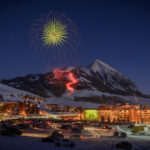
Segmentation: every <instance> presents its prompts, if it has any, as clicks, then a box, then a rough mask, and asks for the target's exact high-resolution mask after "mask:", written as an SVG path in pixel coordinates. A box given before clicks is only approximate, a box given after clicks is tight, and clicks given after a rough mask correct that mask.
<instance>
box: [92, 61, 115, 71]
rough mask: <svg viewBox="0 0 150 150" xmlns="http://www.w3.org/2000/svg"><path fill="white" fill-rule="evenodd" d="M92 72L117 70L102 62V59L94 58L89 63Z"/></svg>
mask: <svg viewBox="0 0 150 150" xmlns="http://www.w3.org/2000/svg"><path fill="white" fill-rule="evenodd" d="M90 68H91V69H92V70H93V71H94V72H108V71H113V72H117V73H118V71H117V70H116V69H114V68H112V67H111V66H109V65H108V64H106V63H104V62H103V61H101V60H99V59H96V60H95V61H94V63H93V64H92V65H91V67H90Z"/></svg>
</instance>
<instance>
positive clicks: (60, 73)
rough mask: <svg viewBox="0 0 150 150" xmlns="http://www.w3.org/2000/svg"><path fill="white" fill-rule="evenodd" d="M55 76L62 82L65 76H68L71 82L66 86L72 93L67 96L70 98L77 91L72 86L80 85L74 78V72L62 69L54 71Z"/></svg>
mask: <svg viewBox="0 0 150 150" xmlns="http://www.w3.org/2000/svg"><path fill="white" fill-rule="evenodd" d="M53 74H54V77H55V78H56V79H58V80H61V79H62V78H63V77H64V76H67V78H68V79H69V81H68V82H67V83H66V85H65V86H66V89H67V90H68V91H70V93H68V94H67V95H68V96H69V95H71V94H73V92H74V90H75V89H74V88H73V87H72V85H75V84H76V83H78V80H77V79H76V78H75V77H74V74H73V72H71V71H66V70H60V69H54V70H53Z"/></svg>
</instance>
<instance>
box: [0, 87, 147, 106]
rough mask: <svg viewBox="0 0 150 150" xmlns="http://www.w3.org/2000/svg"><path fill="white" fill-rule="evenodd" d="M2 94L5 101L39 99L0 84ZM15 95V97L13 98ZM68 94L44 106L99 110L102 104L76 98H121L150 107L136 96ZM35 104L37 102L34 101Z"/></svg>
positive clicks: (94, 91)
mask: <svg viewBox="0 0 150 150" xmlns="http://www.w3.org/2000/svg"><path fill="white" fill-rule="evenodd" d="M0 94H1V95H3V98H4V100H5V101H7V100H9V101H24V99H23V98H21V95H27V94H28V95H31V96H35V97H39V96H37V95H35V94H32V93H30V92H27V91H23V90H19V89H15V88H12V87H10V86H7V85H3V84H0ZM11 94H13V95H14V96H11ZM67 94H68V92H66V93H65V94H63V96H61V97H56V96H52V97H51V98H46V99H45V100H46V102H43V103H41V105H42V106H44V105H46V104H51V103H52V104H60V105H65V106H66V105H69V106H73V107H78V106H82V107H84V108H98V107H99V105H100V104H97V103H92V102H82V101H80V102H79V101H74V97H92V96H102V95H105V96H117V97H120V98H123V99H125V100H126V101H131V102H132V103H134V104H137V103H140V104H149V105H150V99H148V98H139V97H134V96H121V95H115V94H108V93H103V92H100V91H97V90H95V89H93V90H75V91H74V93H73V94H72V95H69V96H68V95H67ZM33 102H35V101H33Z"/></svg>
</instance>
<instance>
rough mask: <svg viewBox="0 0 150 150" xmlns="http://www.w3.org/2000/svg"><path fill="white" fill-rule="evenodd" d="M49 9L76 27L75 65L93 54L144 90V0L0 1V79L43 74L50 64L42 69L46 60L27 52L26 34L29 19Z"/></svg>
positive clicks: (149, 76) (147, 42)
mask: <svg viewBox="0 0 150 150" xmlns="http://www.w3.org/2000/svg"><path fill="white" fill-rule="evenodd" d="M50 10H51V11H54V12H55V11H57V12H59V13H65V14H66V15H67V16H68V17H69V18H71V19H72V20H73V22H74V23H75V24H76V25H77V27H78V28H79V34H80V38H81V42H80V47H79V48H78V49H76V50H75V51H76V57H77V62H76V64H75V65H81V66H83V65H89V64H91V63H92V62H93V61H94V60H95V59H96V58H98V59H100V60H102V61H104V62H105V63H107V64H109V65H110V66H112V67H114V68H115V69H117V70H118V71H120V72H121V73H123V74H124V75H126V76H128V77H129V78H131V79H132V80H134V81H135V82H136V83H137V85H138V87H139V89H140V90H142V91H144V92H145V93H149V94H150V69H149V66H150V59H149V58H150V1H148V0H146V1H144V0H140V1H138V0H136V1H133V0H128V1H127V0H118V1H116V0H112V1H110V0H104V1H103V0H99V1H95V0H91V1H88V0H86V1H84V0H79V1H78V0H75V1H73V0H69V1H64V0H59V1H58V0H53V1H51V0H18V1H17V0H10V1H8V0H5V1H3V2H2V1H1V2H0V72H1V73H0V79H4V78H5V79H8V78H12V77H16V76H23V75H26V74H28V73H45V72H48V71H49V70H50V69H52V68H50V69H48V65H49V64H46V63H45V62H44V61H43V60H42V58H40V57H38V58H36V57H34V56H33V52H32V50H30V49H29V37H28V32H29V28H30V27H31V25H32V24H33V21H34V20H35V19H37V18H39V16H40V15H41V14H42V13H48V12H49V11H50ZM47 57H48V56H47ZM51 63H53V62H51ZM63 65H64V64H62V66H63ZM69 65H72V63H71V62H70V64H69V63H68V64H67V66H69ZM64 66H66V64H65V65H64Z"/></svg>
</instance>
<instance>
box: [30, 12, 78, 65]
mask: <svg viewBox="0 0 150 150" xmlns="http://www.w3.org/2000/svg"><path fill="white" fill-rule="evenodd" d="M79 41H80V37H79V36H78V28H77V26H76V25H75V24H74V23H73V21H72V20H71V19H70V18H68V17H67V16H66V15H65V14H62V13H57V12H56V13H55V12H51V11H50V12H49V13H47V14H41V15H40V16H39V18H38V19H36V20H35V21H34V23H33V24H32V26H31V28H30V30H29V42H30V49H31V50H33V53H34V54H33V56H34V57H37V58H39V57H41V56H42V57H43V56H44V57H43V60H44V62H46V64H48V63H50V64H49V66H51V68H54V67H62V66H64V65H66V64H68V63H70V62H71V63H74V64H75V63H76V56H75V53H76V49H77V48H79ZM42 57H41V58H42ZM41 60H42V59H41ZM52 62H53V63H52Z"/></svg>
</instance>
